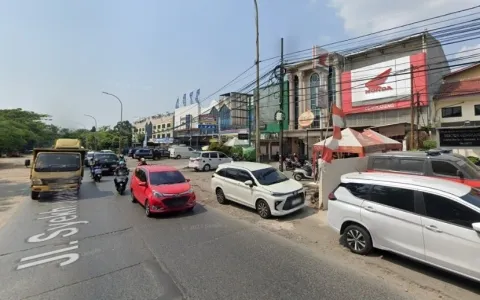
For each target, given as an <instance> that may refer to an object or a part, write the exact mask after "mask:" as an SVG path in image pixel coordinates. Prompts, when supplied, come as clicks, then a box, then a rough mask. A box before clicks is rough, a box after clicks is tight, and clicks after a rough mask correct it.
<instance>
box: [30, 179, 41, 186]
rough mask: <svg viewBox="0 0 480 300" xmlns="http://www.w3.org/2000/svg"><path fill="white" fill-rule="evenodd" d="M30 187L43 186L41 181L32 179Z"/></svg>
mask: <svg viewBox="0 0 480 300" xmlns="http://www.w3.org/2000/svg"><path fill="white" fill-rule="evenodd" d="M32 185H43V181H42V180H41V179H32Z"/></svg>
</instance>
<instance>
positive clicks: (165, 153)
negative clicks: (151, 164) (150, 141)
mask: <svg viewBox="0 0 480 300" xmlns="http://www.w3.org/2000/svg"><path fill="white" fill-rule="evenodd" d="M153 151H154V152H155V154H156V155H155V156H156V157H157V158H163V157H165V158H169V157H170V152H169V151H168V149H154V150H153Z"/></svg>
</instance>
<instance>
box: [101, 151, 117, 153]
mask: <svg viewBox="0 0 480 300" xmlns="http://www.w3.org/2000/svg"><path fill="white" fill-rule="evenodd" d="M100 152H102V153H115V152H113V151H112V150H100Z"/></svg>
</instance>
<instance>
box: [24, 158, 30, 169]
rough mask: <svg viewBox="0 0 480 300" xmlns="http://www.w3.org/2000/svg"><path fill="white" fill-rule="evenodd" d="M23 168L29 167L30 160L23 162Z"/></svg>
mask: <svg viewBox="0 0 480 300" xmlns="http://www.w3.org/2000/svg"><path fill="white" fill-rule="evenodd" d="M25 167H26V168H28V167H30V160H29V159H26V160H25Z"/></svg>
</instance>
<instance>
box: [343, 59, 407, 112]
mask: <svg viewBox="0 0 480 300" xmlns="http://www.w3.org/2000/svg"><path fill="white" fill-rule="evenodd" d="M410 64H411V63H410V56H406V57H402V58H398V59H394V60H389V61H386V62H382V63H378V64H374V65H370V66H367V67H363V68H359V69H355V70H352V71H351V80H352V105H353V106H361V105H369V104H378V103H385V102H392V101H396V100H405V98H406V97H409V96H410V93H411V83H410V79H411V73H410Z"/></svg>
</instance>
